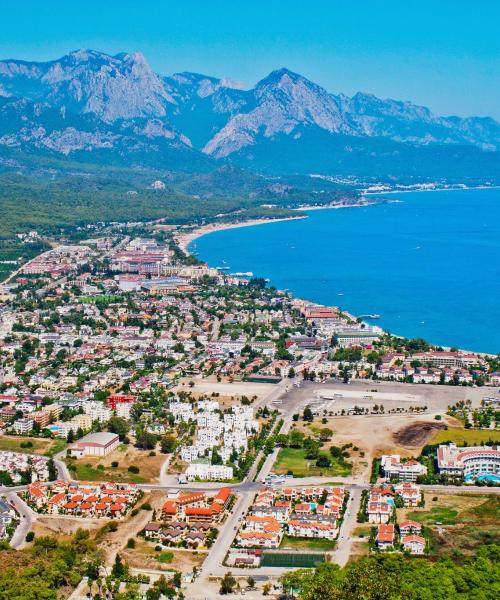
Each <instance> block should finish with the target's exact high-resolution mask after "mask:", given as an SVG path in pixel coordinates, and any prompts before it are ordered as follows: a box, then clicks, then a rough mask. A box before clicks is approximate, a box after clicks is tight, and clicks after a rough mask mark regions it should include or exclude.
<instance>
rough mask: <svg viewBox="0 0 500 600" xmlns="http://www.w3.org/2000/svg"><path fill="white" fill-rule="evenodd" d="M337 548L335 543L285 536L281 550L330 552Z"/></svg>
mask: <svg viewBox="0 0 500 600" xmlns="http://www.w3.org/2000/svg"><path fill="white" fill-rule="evenodd" d="M334 548H335V541H333V540H325V539H311V538H299V537H291V536H289V535H285V536H283V540H282V541H281V544H280V550H318V551H324V552H328V551H330V550H333V549H334Z"/></svg>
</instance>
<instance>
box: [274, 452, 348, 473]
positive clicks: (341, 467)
mask: <svg viewBox="0 0 500 600" xmlns="http://www.w3.org/2000/svg"><path fill="white" fill-rule="evenodd" d="M305 453H306V451H305V450H304V449H303V448H281V450H280V451H279V453H278V458H277V459H276V462H275V463H274V467H273V471H274V473H278V474H284V475H286V474H287V473H288V472H289V471H290V472H293V475H294V477H315V476H321V475H322V476H325V477H328V476H330V477H335V476H340V477H345V476H347V475H350V474H351V471H352V467H351V465H349V464H348V463H340V462H338V461H335V459H333V458H331V457H329V458H330V460H331V461H332V464H331V466H330V467H317V466H316V461H315V460H308V459H307V458H306V457H305Z"/></svg>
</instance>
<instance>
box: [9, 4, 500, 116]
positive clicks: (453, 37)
mask: <svg viewBox="0 0 500 600" xmlns="http://www.w3.org/2000/svg"><path fill="white" fill-rule="evenodd" d="M0 7H1V10H0V21H1V24H0V30H1V34H0V58H18V59H24V60H51V59H55V58H58V57H60V56H62V55H64V54H67V53H68V52H70V51H71V50H76V49H78V48H90V49H93V50H100V51H102V52H107V53H109V54H116V53H118V52H123V51H125V52H134V51H139V52H142V53H143V54H144V55H145V56H146V58H147V60H148V62H149V63H150V64H151V66H152V67H153V68H154V69H155V71H157V72H158V73H161V74H171V73H174V72H180V71H194V72H199V73H205V74H208V75H214V76H218V77H228V78H231V79H234V80H236V81H239V82H242V83H243V84H244V86H245V87H251V86H252V85H254V84H255V83H256V82H257V81H258V80H259V79H262V78H263V77H265V76H266V75H267V74H268V73H269V72H270V71H272V70H274V69H277V68H280V67H287V68H289V69H291V70H292V71H296V72H298V73H300V74H302V75H304V76H306V77H308V78H309V79H312V80H313V81H315V82H316V83H318V84H320V85H322V86H323V87H325V88H326V89H327V90H328V91H330V92H335V93H338V92H343V93H345V94H348V95H352V94H354V93H356V92H358V91H362V92H369V93H373V94H375V95H377V96H380V97H383V98H389V97H390V98H396V99H398V100H411V101H413V102H415V103H417V104H423V105H425V106H428V107H430V108H431V109H432V110H433V111H434V112H436V113H437V114H443V115H449V114H455V115H459V116H470V115H482V116H493V117H494V118H496V119H500V102H499V98H500V35H499V24H500V0H453V1H452V0H419V1H416V0H398V1H394V0H350V1H349V0H346V1H344V0H329V1H328V0H326V1H324V0H308V1H306V0H302V1H297V0H245V1H243V0H177V1H175V2H174V1H170V0H156V1H152V0H135V1H132V0H100V1H96V0H1V3H0Z"/></svg>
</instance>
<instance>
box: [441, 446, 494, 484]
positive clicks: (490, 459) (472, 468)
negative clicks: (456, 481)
mask: <svg viewBox="0 0 500 600" xmlns="http://www.w3.org/2000/svg"><path fill="white" fill-rule="evenodd" d="M437 463H438V470H439V472H440V473H443V474H446V475H452V476H456V477H465V478H472V477H478V476H498V475H499V474H500V450H498V448H497V446H471V447H467V448H459V447H458V446H457V445H456V444H448V445H444V444H442V445H440V446H439V448H438V451H437Z"/></svg>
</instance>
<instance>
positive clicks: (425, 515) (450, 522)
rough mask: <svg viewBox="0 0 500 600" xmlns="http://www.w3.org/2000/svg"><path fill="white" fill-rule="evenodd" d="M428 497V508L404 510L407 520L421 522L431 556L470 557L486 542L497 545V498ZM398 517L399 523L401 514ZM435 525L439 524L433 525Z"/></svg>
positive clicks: (499, 519) (499, 512)
mask: <svg viewBox="0 0 500 600" xmlns="http://www.w3.org/2000/svg"><path fill="white" fill-rule="evenodd" d="M436 497H437V500H436V502H433V501H432V500H430V495H427V498H426V501H427V507H426V508H424V509H417V510H411V511H407V512H406V511H405V512H406V517H407V518H409V519H413V520H415V521H419V522H420V523H423V524H424V526H425V527H426V528H427V533H428V536H429V539H430V551H431V555H434V556H436V555H438V556H439V555H448V554H450V555H454V554H456V553H461V554H472V553H473V552H474V551H475V549H477V548H478V547H479V546H482V545H483V544H485V543H491V542H494V543H496V544H499V543H500V502H499V501H498V497H497V496H493V495H491V496H488V495H487V494H485V495H484V496H472V495H465V494H438V495H437V496H436ZM399 513H400V511H399V510H398V518H399V520H401V518H402V514H399ZM436 522H438V523H441V525H436Z"/></svg>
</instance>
